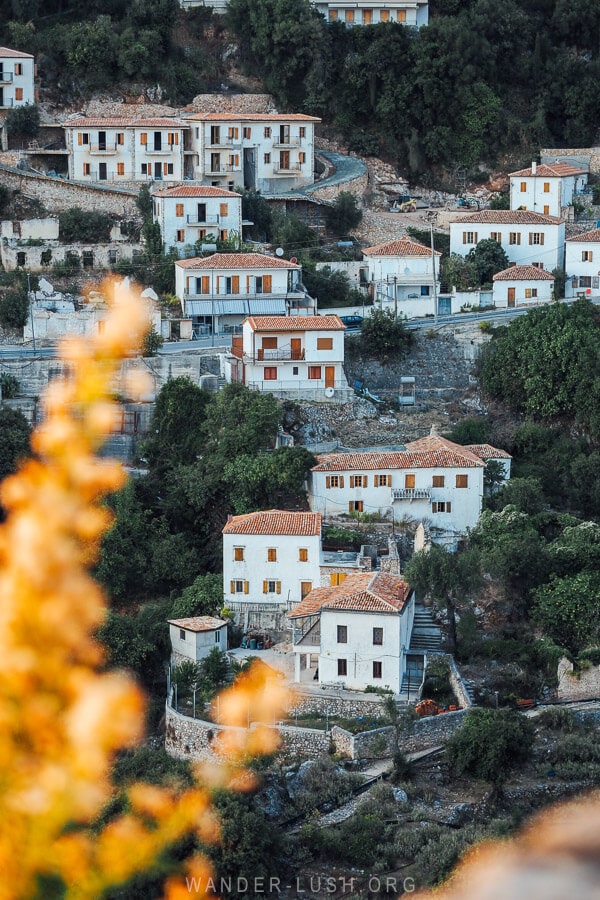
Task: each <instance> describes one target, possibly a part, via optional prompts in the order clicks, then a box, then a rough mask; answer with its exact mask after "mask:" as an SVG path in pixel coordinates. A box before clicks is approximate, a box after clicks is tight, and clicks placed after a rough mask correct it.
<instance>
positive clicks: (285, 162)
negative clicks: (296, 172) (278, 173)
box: [279, 150, 290, 172]
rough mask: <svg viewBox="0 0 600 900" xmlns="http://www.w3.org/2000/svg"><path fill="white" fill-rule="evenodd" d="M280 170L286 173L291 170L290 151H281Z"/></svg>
mask: <svg viewBox="0 0 600 900" xmlns="http://www.w3.org/2000/svg"><path fill="white" fill-rule="evenodd" d="M279 168H280V169H282V170H283V171H284V172H286V171H288V170H289V168H290V151H289V150H280V151H279Z"/></svg>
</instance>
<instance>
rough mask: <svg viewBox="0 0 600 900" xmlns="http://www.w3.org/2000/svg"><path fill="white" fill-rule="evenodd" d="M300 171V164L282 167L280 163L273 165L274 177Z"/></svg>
mask: <svg viewBox="0 0 600 900" xmlns="http://www.w3.org/2000/svg"><path fill="white" fill-rule="evenodd" d="M301 171H302V163H289V165H287V166H282V165H281V164H280V163H275V165H274V166H273V172H274V173H275V175H287V173H288V172H301Z"/></svg>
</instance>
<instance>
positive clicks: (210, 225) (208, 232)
mask: <svg viewBox="0 0 600 900" xmlns="http://www.w3.org/2000/svg"><path fill="white" fill-rule="evenodd" d="M152 216H153V221H154V222H157V223H158V224H159V226H160V233H161V237H162V239H163V242H164V244H165V246H166V247H175V248H176V249H177V250H178V251H182V250H183V248H184V247H185V246H192V247H193V246H194V245H195V244H196V243H198V242H199V241H207V242H208V241H210V240H211V239H212V241H216V240H221V241H226V240H227V238H229V237H230V236H233V235H235V234H237V235H239V236H240V237H241V234H242V197H241V194H237V193H234V192H233V191H225V190H223V189H222V188H214V187H205V186H201V185H194V184H178V185H175V186H174V187H168V188H163V189H162V190H158V191H155V192H154V194H153V195H152Z"/></svg>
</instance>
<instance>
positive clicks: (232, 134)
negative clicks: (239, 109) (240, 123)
mask: <svg viewBox="0 0 600 900" xmlns="http://www.w3.org/2000/svg"><path fill="white" fill-rule="evenodd" d="M239 136H240V130H239V128H235V127H233V126H232V127H231V128H229V129H228V130H227V137H228V138H229V140H230V141H237V139H238V138H239Z"/></svg>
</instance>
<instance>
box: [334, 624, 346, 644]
mask: <svg viewBox="0 0 600 900" xmlns="http://www.w3.org/2000/svg"><path fill="white" fill-rule="evenodd" d="M337 642H338V644H347V643H348V626H347V625H338V627H337Z"/></svg>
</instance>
